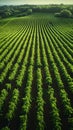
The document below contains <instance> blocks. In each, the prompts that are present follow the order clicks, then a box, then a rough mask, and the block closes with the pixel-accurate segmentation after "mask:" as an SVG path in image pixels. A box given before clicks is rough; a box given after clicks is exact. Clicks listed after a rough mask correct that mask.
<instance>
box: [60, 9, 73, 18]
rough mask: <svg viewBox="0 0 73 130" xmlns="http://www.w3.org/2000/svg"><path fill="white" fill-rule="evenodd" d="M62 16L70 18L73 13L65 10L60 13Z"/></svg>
mask: <svg viewBox="0 0 73 130" xmlns="http://www.w3.org/2000/svg"><path fill="white" fill-rule="evenodd" d="M60 16H62V17H67V18H69V17H71V16H72V13H71V11H70V10H67V9H64V10H62V11H61V12H60Z"/></svg>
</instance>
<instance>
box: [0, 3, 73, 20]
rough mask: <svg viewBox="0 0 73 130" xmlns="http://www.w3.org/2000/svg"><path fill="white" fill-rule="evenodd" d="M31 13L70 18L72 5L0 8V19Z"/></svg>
mask: <svg viewBox="0 0 73 130" xmlns="http://www.w3.org/2000/svg"><path fill="white" fill-rule="evenodd" d="M31 13H53V14H55V16H56V17H72V16H73V5H63V4H60V5H19V6H0V18H6V17H12V16H13V17H14V16H16V17H20V16H26V15H30V14H31Z"/></svg>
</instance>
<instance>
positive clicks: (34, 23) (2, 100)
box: [0, 13, 73, 130]
mask: <svg viewBox="0 0 73 130" xmlns="http://www.w3.org/2000/svg"><path fill="white" fill-rule="evenodd" d="M0 130H73V19H67V18H56V17H54V16H53V15H52V14H45V13H34V14H32V15H29V16H25V17H19V18H8V19H3V20H0Z"/></svg>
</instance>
